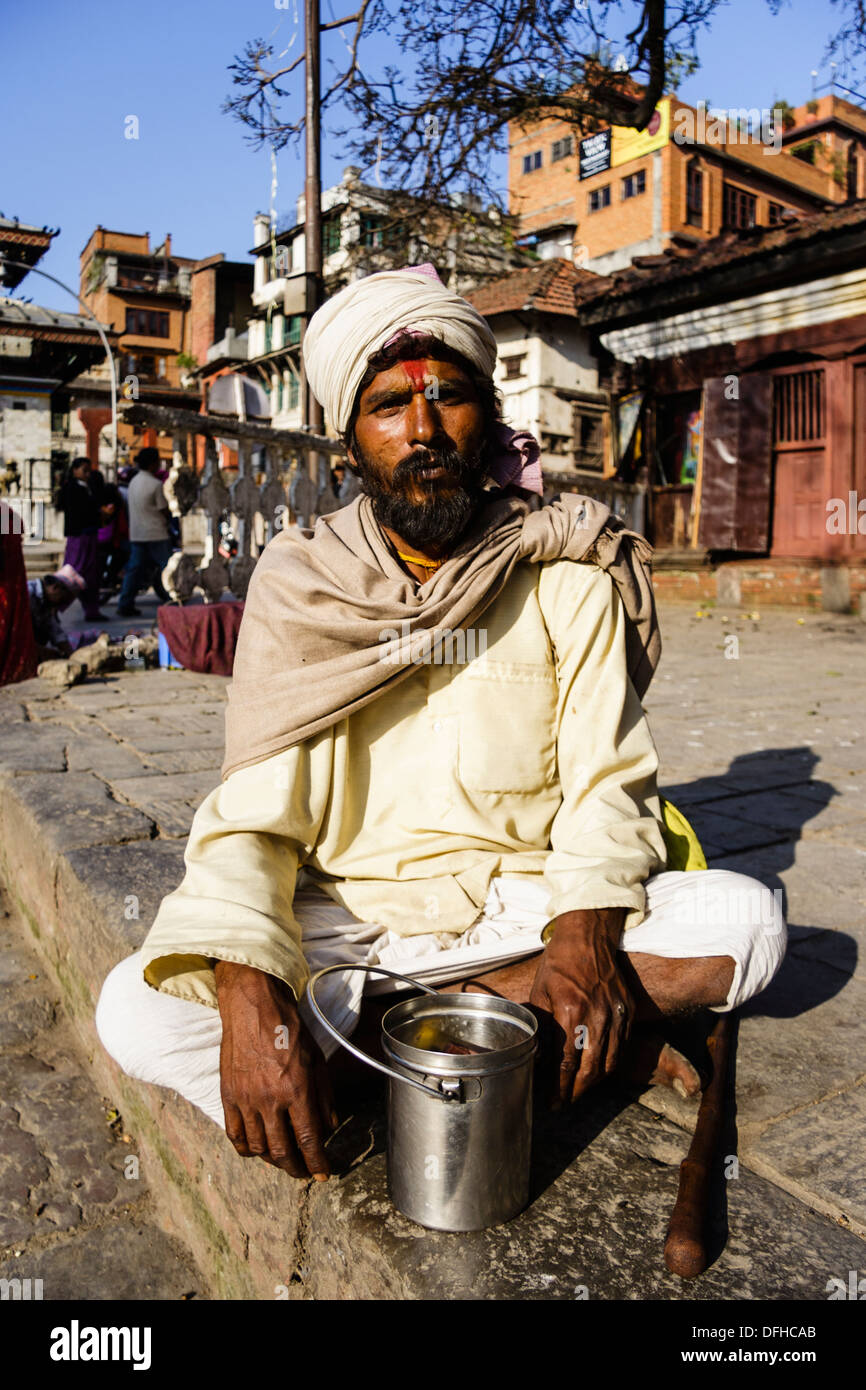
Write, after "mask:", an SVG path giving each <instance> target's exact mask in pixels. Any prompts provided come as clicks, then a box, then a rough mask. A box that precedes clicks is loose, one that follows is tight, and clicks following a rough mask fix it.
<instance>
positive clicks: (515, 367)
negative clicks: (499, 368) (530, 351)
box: [500, 353, 526, 381]
mask: <svg viewBox="0 0 866 1390" xmlns="http://www.w3.org/2000/svg"><path fill="white" fill-rule="evenodd" d="M500 361H501V362H502V365H503V367H504V368H505V380H506V381H514V380H515V379H516V378H517V377H519V376H523V375H524V371H523V364H524V362H525V361H526V353H521V354H520V356H519V357H503V358H501V359H500Z"/></svg>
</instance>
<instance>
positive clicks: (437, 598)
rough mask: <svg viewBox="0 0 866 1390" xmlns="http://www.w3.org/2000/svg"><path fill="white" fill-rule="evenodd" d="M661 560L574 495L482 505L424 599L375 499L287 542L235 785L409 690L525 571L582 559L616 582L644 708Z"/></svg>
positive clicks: (274, 560) (254, 635)
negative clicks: (655, 568)
mask: <svg viewBox="0 0 866 1390" xmlns="http://www.w3.org/2000/svg"><path fill="white" fill-rule="evenodd" d="M651 556H652V547H651V546H650V544H649V542H648V541H647V540H646V539H645V538H644V537H643V536H640V535H638V534H637V533H636V532H634V531H629V530H627V529H626V526H625V523H624V522H623V521H622V520H620V518H619V517H617V516H614V515H613V513H612V512H611V511H610V509H609V508H608V507H606V506H605V505H604V504H603V503H602V502H597V501H595V500H594V499H593V498H590V497H581V496H578V495H576V494H573V493H565V494H563V495H562V496H561V497H560V498H558V499H556V500H555V501H554V502H552V503H550V504H548V505H547V506H544V507H541V508H539V510H537V511H531V510H530V508H529V505H528V503H527V502H526V501H525V500H524V499H523V498H520V497H502V496H499V497H497V498H496V499H495V500H493V501H490V502H486V503H484V504H482V506H481V508H480V509H479V511H478V513H477V514H476V518H475V520H474V522H473V523H472V525H471V527H470V529H469V531H467V532H466V533H465V535H464V536H463V538H462V539H461V541H460V544H459V545H458V547H457V549H456V550H455V551H454V552H453V553H452V554H451V555H450V556H449V557H448V559H447V560H446V561H445V563H444V564H443V565H442V566H441V568H440V569H438V570H437V571H435V573H434V574H433V575H432V576H431V577H430V579H428V580H426V581H425V582H424V583H423V584H421V585H420V586H419V587H416V585H415V582H414V580H413V579H412V578H411V577H410V576H409V575H407V574H406V573H405V572H404V570H403V569H402V568H401V566H400V564H399V561H398V560H397V559H396V557H395V556H394V554H393V552H392V551H391V549H390V547H389V545H388V543H387V541H386V539H385V537H384V536H383V534H382V532H381V530H380V528H379V526H378V524H377V522H376V519H375V517H374V516H373V511H372V505H371V502H370V499H369V498H368V497H366V496H361V497H358V498H356V499H355V501H354V502H352V503H351V504H350V505H349V506H347V507H345V508H343V510H342V511H338V512H334V513H333V514H331V515H330V516H324V517H320V518H319V519H318V521H317V522H316V526H315V529H314V530H312V531H311V530H307V529H301V528H294V530H293V531H282V532H280V534H279V535H278V536H276V537H275V538H274V540H272V541H271V542H270V544H269V545H268V546H267V547H266V548H265V551H264V553H263V555H262V556H261V559H260V560H259V562H258V564H257V565H256V568H255V571H254V573H253V577H252V581H251V583H250V587H249V592H248V595H247V602H246V608H245V610H244V616H243V621H242V623H241V629H240V635H239V638H238V646H237V653H236V656H235V663H234V673H233V680H232V684H231V688H230V691H229V703H228V709H227V713H226V756H225V762H224V763H223V769H222V771H223V776H224V777H227V776H228V775H229V773H231V772H234V771H235V770H236V769H238V768H241V767H247V766H249V765H250V764H251V763H256V762H261V761H262V759H264V758H267V757H270V756H271V755H272V754H274V753H279V752H282V751H283V750H284V749H286V748H290V747H292V745H293V744H296V743H301V742H303V741H304V740H305V739H308V738H311V737H312V736H313V735H315V734H318V733H320V732H321V731H322V730H323V729H327V728H329V727H330V726H331V725H333V724H336V723H337V722H338V721H339V720H341V719H344V718H345V717H346V715H349V714H351V713H352V712H353V710H357V709H361V708H362V706H364V705H366V704H369V702H370V701H371V700H375V699H376V698H377V697H378V696H379V695H382V694H384V693H385V691H386V690H389V689H390V688H391V687H392V686H393V685H395V684H397V682H398V681H401V680H405V679H406V677H407V676H409V675H411V674H412V672H413V671H414V669H415V667H416V665H417V664H418V663H419V661H423V660H425V659H431V654H433V653H435V651H436V647H435V645H434V644H435V643H436V641H437V639H438V641H440V642H441V641H442V640H443V635H446V636H447V633H448V632H458V631H460V630H461V629H466V628H470V627H472V625H473V624H474V623H475V622H476V620H477V619H478V618H479V617H480V616H481V614H482V613H483V612H484V610H485V608H486V607H487V606H488V604H490V603H492V602H493V600H494V599H495V598H496V596H497V594H498V593H499V592H500V590H501V589H502V588H503V586H504V585H505V584H507V583H508V578H509V575H510V574H511V572H512V570H513V569H514V566H515V565H516V564H517V563H518V562H519V561H531V562H533V563H536V564H540V563H543V562H544V561H549V560H557V559H570V560H576V561H582V562H584V563H593V564H597V565H600V566H601V568H602V569H605V570H607V571H608V573H609V574H610V577H611V579H612V580H613V582H614V584H615V585H616V588H617V590H618V592H619V595H620V598H621V599H622V602H623V605H624V608H625V612H626V615H627V618H628V623H627V656H628V669H629V675H630V677H631V680H632V682H633V684H634V686H635V689H636V691H637V693H638V696H639V697H642V696H643V694H644V692H645V691H646V688H647V686H648V685H649V682H650V680H651V678H652V675H653V672H654V671H655V668H656V666H657V665H658V660H659V656H660V654H661V636H660V633H659V629H658V621H657V617H656V610H655V602H654V598H653V589H652V575H651ZM396 634H399V637H398V636H397V635H396Z"/></svg>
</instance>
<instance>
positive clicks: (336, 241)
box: [322, 213, 342, 256]
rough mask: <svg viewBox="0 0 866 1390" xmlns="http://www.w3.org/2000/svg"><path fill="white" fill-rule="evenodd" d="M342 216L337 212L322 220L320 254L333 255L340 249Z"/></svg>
mask: <svg viewBox="0 0 866 1390" xmlns="http://www.w3.org/2000/svg"><path fill="white" fill-rule="evenodd" d="M341 228H342V218H341V216H340V214H339V213H336V214H334V215H333V216H331V217H325V218H323V220H322V255H323V256H333V254H334V252H335V251H339V249H340V234H341Z"/></svg>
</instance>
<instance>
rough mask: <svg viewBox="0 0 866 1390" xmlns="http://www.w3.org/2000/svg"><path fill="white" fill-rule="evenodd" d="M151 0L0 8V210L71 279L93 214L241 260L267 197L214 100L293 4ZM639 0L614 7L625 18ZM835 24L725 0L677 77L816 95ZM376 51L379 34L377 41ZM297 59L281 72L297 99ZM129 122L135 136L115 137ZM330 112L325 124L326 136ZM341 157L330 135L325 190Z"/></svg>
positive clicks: (265, 177)
mask: <svg viewBox="0 0 866 1390" xmlns="http://www.w3.org/2000/svg"><path fill="white" fill-rule="evenodd" d="M298 3H299V6H300V23H299V24H298V25H297V27H296V23H295V15H296V13H297V10H296V7H295V0H288V8H287V9H283V8H277V6H276V3H275V0H244V3H242V4H238V3H237V0H208V3H207V4H201V3H197V4H192V3H190V0H173V3H169V0H149V3H148V4H147V5H146V6H133V5H117V4H110V3H108V0H76V3H75V4H70V3H69V0H41V3H40V4H39V5H38V6H36V5H33V4H24V3H22V2H21V0H18V3H17V4H15V5H14V6H7V7H6V12H5V14H4V24H3V30H4V49H5V60H4V74H3V83H2V91H0V130H2V132H3V139H2V163H0V210H2V212H3V213H4V214H5V215H6V216H7V217H10V216H17V217H19V218H20V219H21V220H22V221H23V222H32V223H36V224H37V225H39V226H41V225H42V224H43V223H47V224H48V225H49V226H55V227H56V226H58V225H59V226H60V228H61V234H60V236H59V237H57V238H56V239H55V241H54V243H53V246H52V249H51V251H50V252H49V253H48V255H47V256H46V257H45V258H44V260H43V262H42V265H43V267H44V269H45V270H47V271H49V272H50V273H51V274H52V275H56V276H58V277H59V278H60V279H62V280H65V281H66V282H67V283H69V284H71V285H74V286H75V285H77V283H78V257H79V253H80V251H81V249H82V247H83V246H84V244H85V242H86V241H87V238H88V237H89V235H90V233H91V231H92V230H93V228H94V227H95V226H96V225H97V223H101V224H102V225H103V226H104V227H110V228H112V229H115V230H120V231H130V232H145V231H149V232H150V234H151V245H155V244H157V243H158V242H159V241H161V240H162V238H163V236H164V234H165V233H166V232H171V233H172V246H173V249H174V250H175V251H176V252H177V253H178V254H180V255H187V256H196V257H202V256H207V255H212V254H213V253H214V252H217V251H223V252H225V254H226V255H227V256H228V257H229V258H231V259H245V258H246V254H247V252H248V250H249V248H250V246H251V245H252V218H253V214H254V213H255V212H256V211H257V210H259V209H261V210H264V211H267V209H268V207H269V205H270V186H271V168H270V159H269V155H268V153H267V151H266V150H254V149H253V148H252V147H251V146H250V145H249V144H248V143H247V142H246V141H245V139H244V133H243V127H242V126H241V125H240V124H239V123H238V122H237V121H236V120H234V119H233V118H232V117H230V116H227V115H223V114H222V112H221V110H220V107H221V104H222V102H223V100H224V99H225V97H226V96H227V95H228V94H229V91H230V87H231V80H230V76H229V73H228V71H227V69H228V65H229V63H230V62H231V61H232V58H233V57H234V55H235V54H236V53H238V52H240V51H241V49H242V48H243V45H244V43H245V41H246V40H248V39H250V38H253V37H258V36H263V37H268V36H270V35H271V34H273V38H274V41H275V42H276V43H278V44H279V48H278V50H277V51H279V50H280V49H283V48H286V47H289V53H288V55H287V58H286V59H285V61H288V60H289V58H291V57H293V56H294V54H295V53H297V51H298V48H299V46H300V45H301V43H302V24H303V0H298ZM338 3H339V0H322V18H323V20H328V19H330V18H332V17H334V16H335V15H337V14H344V13H351V11H352V9H353V6H352V5H351V4H350V3H349V4H346V5H345V6H344V7H343V8H341V9H338V10H335V9H333V8H331V7H332V5H334V4H338ZM633 8H634V7H633V6H632V5H631V4H626V5H625V6H624V13H627V14H628V13H630V12H631V10H632V9H633ZM837 18H838V12H837V11H836V10H834V8H833V7H832V6H831V5H830V3H829V0H791V2H790V3H789V4H788V5H787V6H786V7H785V8H784V9H783V10H782V12H781V13H780V14H779V15H778V16H777V17H773V16H772V15H771V14H770V12H769V10H768V9H767V7H766V4H765V0H730V3H729V4H727V5H725V6H724V7H723V8H722V9H721V10H720V11H719V12H718V13H717V15H716V16H715V18H714V20H713V22H712V28H711V29H710V30H709V32H706V33H704V34H703V35H702V36H701V37H700V40H699V54H700V57H701V62H702V67H701V70H700V71H699V72H698V73H697V74H696V75H695V76H694V77H692V78H690V79H689V80H688V81H686V82H684V83H682V84H681V86H680V88H679V92H680V95H681V96H682V97H683V98H684V100H688V101H692V102H696V101H698V100H699V99H701V98H706V99H708V100H709V101H710V102H712V103H713V104H714V105H716V106H720V107H730V106H735V107H740V106H745V107H750V106H758V107H764V106H772V104H773V101H774V100H775V99H778V98H784V99H785V100H787V101H788V102H790V103H791V104H792V105H796V104H797V103H799V102H801V101H804V100H807V99H808V97H809V96H810V95H811V87H812V78H811V76H810V72H811V70H812V68H818V69H819V77H818V79H817V80H818V85H819V89H821V87H822V85H823V84H826V82H827V80H828V78H829V76H830V73H829V69H828V68H827V67H826V65H824V66H822V65H821V59H822V56H823V52H824V49H825V45H826V41H827V37H828V35H829V34H830V32H831V31H832V29H833V27H834V22H835V21H836V20H837ZM371 42H372V43H374V45H375V46H372V47H371V50H370V53H371V57H372V58H373V61H375V60H376V59H377V58H381V55H382V53H383V51H384V42H385V41H384V40H383V39H376V40H375V41H371ZM323 56H324V58H325V60H326V62H325V72H326V74H327V72H328V71H329V68H328V65H327V59H328V58H329V57H331V56H332V57H333V58H334V59H335V61H339V60H340V59H341V57H342V56H345V48H344V47H343V42H342V40H341V37H340V34H339V33H337V32H332V33H330V34H326V35H325V36H324V39H323ZM302 73H303V68H302V67H299V68H298V69H296V70H295V73H294V74H292V78H290V79H289V81H293V82H295V84H296V87H295V90H296V92H297V93H298V99H300V91H301V83H302ZM129 115H135V116H137V117H138V122H139V138H138V139H137V140H128V139H126V138H125V137H124V122H125V118H126V117H127V116H129ZM327 125H328V121H327V117H326V122H325V126H326V132H327ZM301 159H302V155H301V152H300V151H298V152H297V153H296V152H294V151H293V150H286V151H283V152H281V153H280V154H279V155H278V157H277V168H278V180H279V188H278V193H277V211H278V214H280V215H282V214H283V213H287V212H293V210H294V202H295V198H296V197H297V194H298V193H299V192H300V191H301V188H302V184H303V169H302V163H301ZM348 162H349V160H348V159H347V157H346V156H345V153H344V152H343V151H341V150H340V149H339V148H336V142H335V141H333V140H331V139H329V138H328V136H327V133H326V135H325V139H324V147H323V181H324V184H325V186H326V187H327V186H328V184H331V183H334V182H336V181H337V180H339V178H340V177H341V174H342V171H343V168H344V166H345V165H346V164H347V163H348ZM22 290H23V291H24V292H26V293H27V294H28V295H30V296H31V297H32V298H33V299H34V300H36V301H37V302H39V303H43V304H46V305H49V306H50V307H55V308H58V309H73V310H74V308H75V305H74V303H73V301H72V299H71V298H70V297H69V296H67V295H65V294H64V293H63V292H62V291H61V290H60V289H58V288H56V287H55V286H54V285H52V284H50V282H48V281H44V280H43V281H41V282H40V281H39V279H38V277H36V276H30V277H29V278H28V280H27V281H26V282H25V285H24V286H22Z"/></svg>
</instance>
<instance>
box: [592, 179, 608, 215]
mask: <svg viewBox="0 0 866 1390" xmlns="http://www.w3.org/2000/svg"><path fill="white" fill-rule="evenodd" d="M609 207H610V184H609V183H606V184H605V185H604V188H594V189H593V190H592V192H591V193H590V195H589V210H590V212H599V211H600V210H601V209H602V208H609Z"/></svg>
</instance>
